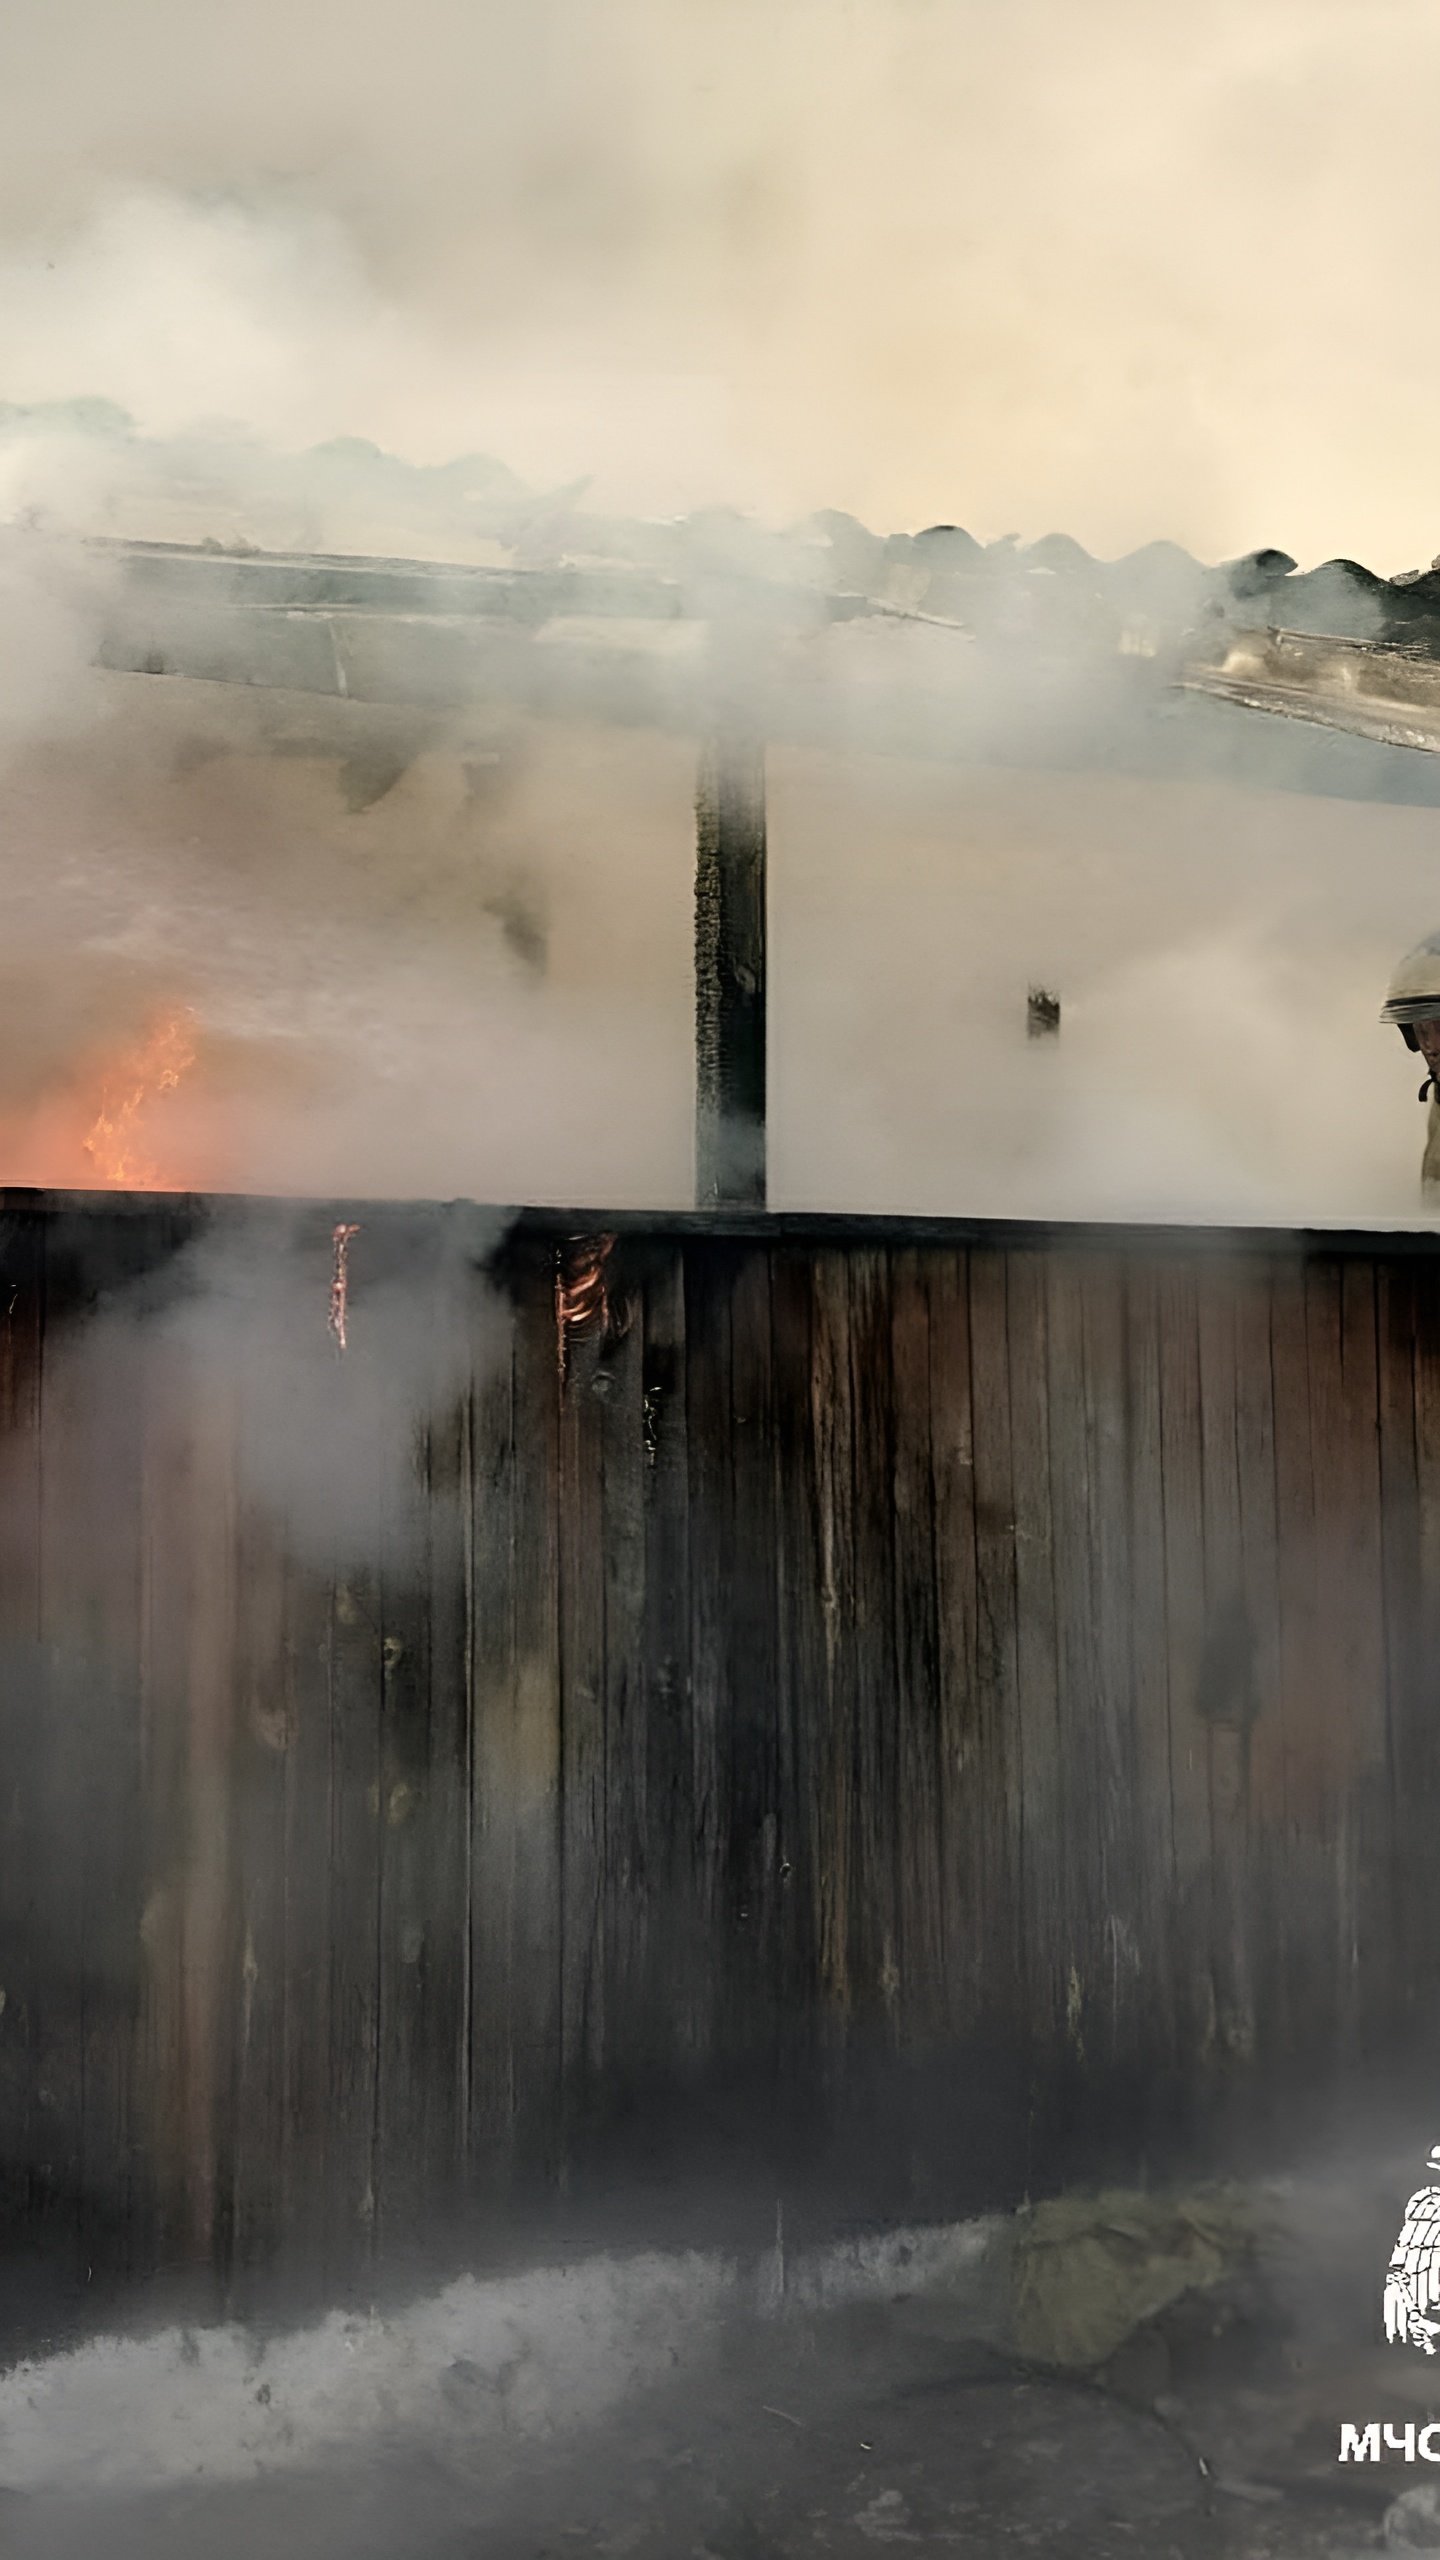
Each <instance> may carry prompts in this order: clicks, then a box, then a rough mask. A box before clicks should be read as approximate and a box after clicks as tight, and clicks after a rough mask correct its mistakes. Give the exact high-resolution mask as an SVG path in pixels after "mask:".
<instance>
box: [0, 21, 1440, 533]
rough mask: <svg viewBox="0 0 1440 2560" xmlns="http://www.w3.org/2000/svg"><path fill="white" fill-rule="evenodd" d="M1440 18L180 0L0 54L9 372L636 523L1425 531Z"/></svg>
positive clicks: (61, 28)
mask: <svg viewBox="0 0 1440 2560" xmlns="http://www.w3.org/2000/svg"><path fill="white" fill-rule="evenodd" d="M1437 49H1440V32H1437V29H1436V26H1435V23H1434V19H1433V13H1431V12H1430V11H1429V10H1428V9H1427V7H1426V6H1425V0H1380V5H1378V6H1377V7H1375V8H1372V9H1369V10H1367V11H1366V12H1365V13H1364V15H1363V17H1361V16H1358V15H1357V14H1356V13H1355V12H1354V11H1353V10H1351V9H1348V8H1345V7H1344V6H1340V5H1327V0H1261V5H1255V0H1222V5H1219V6H1215V7H1211V8H1209V9H1206V10H1205V11H1203V12H1199V13H1191V14H1186V13H1183V12H1179V13H1177V12H1175V11H1156V10H1155V9H1153V8H1151V7H1149V6H1148V5H1146V0H1103V4H1102V5H1100V6H1097V7H1095V8H1090V9H1086V10H1084V11H1076V10H1074V9H1073V8H1071V7H1069V6H1068V5H1067V0H1016V5H1013V6H1010V7H1006V8H1004V9H997V8H995V7H993V6H991V5H990V0H958V5H957V0H784V5H782V6H780V7H775V6H773V5H770V0H738V5H737V0H727V5H725V6H723V7H721V6H718V5H714V0H678V5H677V0H605V5H603V6H602V5H600V0H540V4H539V5H538V6H536V7H534V8H527V9H525V10H523V11H521V12H518V13H517V12H516V11H515V10H513V9H511V8H508V7H506V6H505V5H504V0H480V5H473V0H471V4H469V5H462V0H417V5H416V6H414V7H406V8H401V7H400V6H398V4H397V0H365V5H364V6H362V7H360V8H359V9H358V10H357V9H353V8H347V9H343V10H342V9H341V8H339V7H338V6H334V5H329V4H328V0H326V5H321V6H318V7H315V8H312V9H309V10H307V11H306V13H305V18H304V24H303V25H297V23H296V21H295V16H294V13H293V12H292V11H290V10H289V9H287V8H285V7H283V6H282V5H281V0H257V4H256V6H255V7H254V8H253V9H251V10H249V11H247V12H246V14H245V17H244V19H243V22H242V21H240V20H237V19H233V18H231V17H229V16H227V14H226V13H225V12H223V11H221V10H219V9H216V8H206V7H201V8H194V7H187V6H185V5H183V0H155V4H154V5H153V6H151V7H150V8H148V9H147V10H146V11H145V12H144V13H143V16H141V17H139V18H137V17H136V16H135V15H134V13H126V15H125V18H124V19H123V20H121V19H118V18H117V17H116V15H115V13H114V12H112V11H108V10H106V9H105V8H104V7H102V6H100V5H98V0H56V5H55V6H53V7H51V8H49V9H47V10H45V11H43V12H40V11H27V12H23V13H19V14H17V15H12V17H11V20H10V22H9V23H8V25H7V27H6V29H5V31H4V34H3V37H0V238H3V242H4V251H3V255H0V344H3V345H4V348H5V372H6V377H7V379H6V382H5V385H4V386H3V395H4V396H8V397H10V398H12V399H18V400H33V399H38V398H55V397H63V396H69V395H73V394H77V393H88V394H99V395H104V396H108V397H109V398H111V399H115V400H118V401H119V402H120V403H121V404H122V405H124V406H126V407H128V408H130V409H132V410H133V411H134V412H135V413H136V415H137V416H138V417H139V419H140V420H141V423H142V424H143V425H144V426H145V427H146V428H147V429H149V430H151V431H164V432H170V431H173V430H175V429H177V428H179V427H185V426H189V425H192V424H193V423H194V422H195V421H196V420H197V419H203V418H214V417H216V416H218V415H229V416H231V417H232V418H238V419H240V420H242V421H244V422H246V423H247V424H248V425H249V426H250V427H251V428H252V429H253V430H254V431H256V432H257V433H260V434H263V435H268V436H273V437H276V438H278V439H280V440H282V441H287V442H294V443H304V442H308V441H313V440H318V439H321V438H323V437H325V436H326V435H335V434H359V435H367V436H370V437H373V438H374V439H375V440H376V441H378V442H379V443H381V444H383V445H386V446H388V447H391V448H394V449H396V450H399V451H403V452H406V453H408V454H411V455H412V456H414V457H415V458H416V459H419V460H425V461H432V462H433V461H438V460H442V459H445V458H447V457H448V456H450V455H452V454H454V453H457V452H465V451H471V450H474V449H475V448H476V447H477V446H478V447H481V448H483V449H485V450H487V451H491V452H499V453H502V454H504V455H505V456H506V458H507V459H509V460H510V461H511V462H512V463H513V464H515V466H516V467H517V468H519V469H521V470H522V471H525V472H527V473H528V474H530V475H532V476H534V477H537V478H539V479H541V480H543V479H545V478H547V477H550V476H554V477H558V478H561V479H568V478H572V477H575V476H577V475H580V474H589V475H594V477H595V481H596V485H597V487H598V488H599V489H600V490H601V492H602V494H603V496H604V499H605V502H606V503H615V504H620V505H625V506H635V507H643V508H645V509H650V510H653V509H662V510H663V509H665V508H668V507H671V506H683V505H688V504H695V503H699V502H702V501H706V500H714V499H717V498H723V499H728V500H732V501H734V502H735V503H738V504H740V505H744V506H755V507H759V508H760V509H762V510H773V511H775V512H778V513H780V514H795V513H800V512H803V511H804V510H805V509H806V508H808V507H814V506H822V505H831V506H842V507H848V508H851V509H853V510H854V511H855V512H856V513H858V514H860V515H862V516H864V517H865V518H866V519H867V520H869V521H873V522H876V523H879V524H882V525H887V526H888V525H896V524H905V523H915V522H924V521H933V520H935V519H939V518H946V519H950V520H954V519H956V518H958V519H959V520H960V521H962V522H965V523H968V524H970V525H971V526H972V527H973V528H974V529H975V530H976V531H977V532H981V533H986V534H990V535H995V534H999V533H1003V532H1004V531H1006V530H1007V529H1008V528H1009V527H1012V526H1013V527H1016V528H1018V529H1020V530H1022V531H1025V532H1028V533H1032V534H1034V533H1040V532H1043V531H1045V530H1047V529H1048V528H1050V527H1052V526H1057V525H1058V526H1061V527H1063V528H1064V529H1065V530H1067V531H1069V532H1071V533H1073V534H1075V535H1076V536H1077V537H1078V538H1080V539H1081V540H1083V541H1085V542H1087V543H1088V544H1089V545H1090V547H1091V548H1093V549H1098V550H1102V551H1115V550H1121V549H1125V548H1128V547H1130V546H1131V545H1133V544H1135V543H1137V542H1140V541H1143V540H1145V539H1147V538H1148V537H1150V536H1152V535H1153V534H1155V533H1156V532H1161V531H1163V532H1165V533H1168V534H1170V535H1172V536H1173V537H1174V538H1175V539H1177V540H1180V541H1183V542H1186V543H1188V544H1189V546H1190V547H1191V548H1192V549H1194V550H1196V551H1198V552H1201V553H1203V554H1208V555H1210V556H1214V555H1216V554H1224V553H1227V552H1228V553H1233V552H1237V551H1240V550H1242V549H1244V548H1247V547H1248V546H1250V545H1251V544H1253V543H1255V542H1259V541H1267V540H1268V541H1279V542H1283V543H1284V544H1285V545H1286V546H1287V547H1288V548H1289V549H1290V550H1292V551H1294V552H1295V553H1296V554H1297V556H1301V557H1308V558H1319V557H1324V556H1326V555H1327V554H1330V553H1333V552H1336V551H1343V552H1350V553H1354V554H1358V555H1359V556H1362V557H1367V558H1369V559H1371V560H1372V561H1373V562H1374V563H1375V564H1376V565H1377V566H1381V567H1387V568H1392V569H1394V568H1401V567H1404V566H1406V565H1414V564H1416V563H1417V562H1419V561H1421V560H1423V559H1427V558H1428V557H1429V556H1430V553H1431V552H1432V550H1433V549H1434V548H1435V546H1436V541H1437V538H1440V537H1437V532H1436V527H1435V525H1434V523H1433V522H1432V515H1433V499H1432V494H1431V484H1432V469H1431V441H1432V439H1431V422H1432V420H1433V417H1434V414H1435V408H1436V394H1437V382H1436V366H1437V362H1440V359H1437V358H1436V356H1435V355H1434V353H1433V351H1432V350H1431V348H1430V346H1429V342H1428V338H1427V333H1426V332H1425V330H1424V328H1423V326H1422V325H1419V324H1418V323H1417V316H1416V315H1417V311H1420V310H1423V307H1424V287H1425V266H1424V261H1425V255H1426V244H1427V242H1428V238H1429V234H1430V228H1431V215H1430V202H1429V184H1430V181H1429V174H1428V173H1429V167H1430V158H1431V154H1430V129H1429V100H1430V97H1431V95H1432V93H1433V88H1434V75H1435V71H1436V67H1437V63H1436V56H1437Z"/></svg>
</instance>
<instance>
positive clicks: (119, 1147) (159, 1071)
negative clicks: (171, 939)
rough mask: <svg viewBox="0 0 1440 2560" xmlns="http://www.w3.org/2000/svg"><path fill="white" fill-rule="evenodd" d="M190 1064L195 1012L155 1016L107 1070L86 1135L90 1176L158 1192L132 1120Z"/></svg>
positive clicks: (121, 1187) (154, 1170)
mask: <svg viewBox="0 0 1440 2560" xmlns="http://www.w3.org/2000/svg"><path fill="white" fill-rule="evenodd" d="M194 1063H195V1017H194V1015H193V1014H192V1013H189V1012H187V1011H181V1012H178V1013H165V1014H160V1015H159V1016H157V1018H156V1019H155V1021H153V1022H152V1024H151V1026H150V1029H149V1030H148V1031H147V1032H146V1034H145V1036H144V1038H143V1039H142V1040H140V1041H138V1042H137V1043H136V1045H135V1047H134V1048H133V1049H129V1050H127V1051H126V1053H125V1055H124V1056H123V1057H122V1058H119V1059H117V1060H116V1062H115V1064H114V1065H113V1066H112V1067H111V1068H110V1069H109V1070H108V1072H107V1074H106V1077H105V1080H104V1083H103V1084H102V1086H101V1089H100V1109H99V1112H98V1114H97V1115H96V1118H95V1121H94V1124H93V1126H92V1127H91V1129H90V1132H89V1134H88V1136H87V1137H86V1139H85V1141H84V1144H85V1152H86V1154H87V1155H88V1156H89V1158H90V1160H91V1162H92V1164H93V1165H94V1167H95V1178H96V1181H97V1182H98V1183H100V1184H101V1185H102V1186H103V1187H104V1188H105V1189H106V1190H109V1191H158V1190H161V1189H163V1187H164V1184H163V1178H162V1176H161V1173H160V1169H159V1167H158V1165H156V1164H154V1163H153V1162H152V1161H151V1159H150V1158H149V1157H148V1156H146V1155H142V1154H141V1153H140V1152H139V1150H138V1146H137V1137H136V1122H137V1121H138V1120H139V1119H140V1117H141V1115H142V1113H143V1112H144V1111H145V1109H146V1107H147V1105H148V1104H150V1103H151V1102H153V1101H155V1100H156V1098H157V1097H158V1096H159V1095H160V1094H163V1093H173V1092H174V1090H175V1087H176V1086H177V1084H178V1083H179V1082H180V1079H181V1077H182V1076H183V1075H185V1074H186V1073H187V1072H188V1070H189V1069H190V1068H191V1067H192V1066H193V1065H194Z"/></svg>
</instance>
